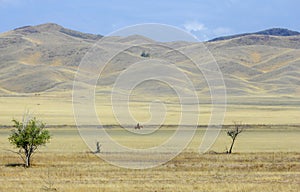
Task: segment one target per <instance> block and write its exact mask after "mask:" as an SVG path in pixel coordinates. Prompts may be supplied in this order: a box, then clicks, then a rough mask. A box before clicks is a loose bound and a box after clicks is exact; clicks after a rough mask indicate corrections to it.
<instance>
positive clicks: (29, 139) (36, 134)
mask: <svg viewBox="0 0 300 192" xmlns="http://www.w3.org/2000/svg"><path fill="white" fill-rule="evenodd" d="M24 119H26V118H23V122H19V121H17V120H13V123H14V125H13V126H14V127H15V129H13V130H12V133H11V135H10V136H9V138H8V140H9V141H10V143H11V144H12V145H14V146H15V147H17V148H19V151H18V152H16V153H17V154H19V155H20V157H21V158H22V160H23V161H24V163H25V167H30V165H31V156H32V154H33V153H34V152H36V150H37V149H38V147H39V146H41V145H45V144H46V143H47V142H48V141H49V140H50V133H49V131H48V130H45V124H44V123H43V122H41V121H38V120H37V119H36V118H27V120H24Z"/></svg>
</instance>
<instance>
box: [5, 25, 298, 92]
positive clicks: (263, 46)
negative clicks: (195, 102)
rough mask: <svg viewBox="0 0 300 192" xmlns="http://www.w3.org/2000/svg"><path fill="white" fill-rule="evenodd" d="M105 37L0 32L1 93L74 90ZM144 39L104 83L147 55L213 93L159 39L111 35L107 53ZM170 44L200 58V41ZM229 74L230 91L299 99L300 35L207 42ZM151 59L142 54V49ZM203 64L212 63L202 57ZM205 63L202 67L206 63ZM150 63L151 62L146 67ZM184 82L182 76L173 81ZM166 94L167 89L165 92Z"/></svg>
mask: <svg viewBox="0 0 300 192" xmlns="http://www.w3.org/2000/svg"><path fill="white" fill-rule="evenodd" d="M100 38H101V36H99V35H92V34H85V33H80V32H77V31H73V30H69V29H65V28H63V27H61V26H59V25H56V24H43V25H38V26H27V27H21V28H18V29H15V30H12V31H8V32H6V33H2V34H0V94H2V95H7V94H18V93H35V92H42V91H48V92H54V91H55V92H59V91H65V90H71V89H72V83H73V78H74V75H75V73H76V71H77V66H78V65H79V64H80V62H81V59H82V58H83V56H84V55H85V54H86V53H87V51H88V50H89V49H90V48H91V46H92V45H93V44H94V43H95V42H97V41H98V40H99V39H100ZM136 42H144V43H145V44H148V45H144V46H138V47H134V46H133V47H131V48H130V49H128V50H126V51H124V52H123V53H121V54H119V55H118V56H117V57H116V58H114V59H113V60H112V61H111V62H110V64H109V65H107V67H106V68H105V71H104V73H103V75H102V76H101V77H100V79H99V82H98V84H99V90H101V86H102V87H103V86H111V85H112V84H113V83H114V81H115V80H116V78H117V77H118V76H119V75H120V74H121V73H122V72H123V71H124V70H125V69H126V68H127V67H129V66H130V65H131V64H132V63H133V62H147V59H162V60H163V59H165V60H167V59H170V58H172V59H174V58H175V60H176V65H177V66H178V67H179V69H180V70H182V71H184V72H185V73H186V74H188V75H189V77H190V78H192V81H194V82H195V83H196V84H197V86H198V87H196V88H197V90H198V91H199V93H200V94H208V93H209V89H208V88H207V84H206V81H205V79H204V78H203V77H199V73H196V70H195V68H194V66H192V65H191V64H189V63H188V61H187V60H185V59H184V58H183V57H179V56H178V55H176V53H175V52H172V51H168V50H166V49H161V47H160V46H157V43H156V42H154V41H152V40H150V39H147V38H145V37H141V36H138V35H136V36H130V37H110V43H109V45H108V46H107V47H103V54H105V52H106V51H108V52H109V51H110V50H114V49H115V48H117V47H119V46H120V45H124V44H126V45H130V44H133V43H136ZM164 45H165V46H166V47H168V46H171V45H172V46H173V47H176V48H177V49H185V50H188V51H189V52H190V53H191V54H193V55H194V56H195V57H196V56H201V54H202V53H200V52H199V49H197V46H199V45H200V44H199V43H187V42H172V43H165V44H164ZM205 45H206V46H207V47H208V48H209V50H210V51H211V53H212V54H213V56H214V57H215V59H216V60H217V62H218V64H219V67H220V69H221V71H222V72H223V75H224V80H225V84H226V87H227V93H228V94H229V95H248V96H252V95H261V96H274V95H275V96H292V97H298V95H299V92H300V89H299V86H300V36H299V35H293V34H292V35H291V36H274V35H269V34H248V35H243V36H236V37H234V38H229V39H221V40H216V41H211V42H205ZM145 51H146V52H147V53H149V54H150V56H151V57H150V58H147V57H141V53H142V52H145ZM203 64H204V65H209V63H206V61H203ZM204 65H203V66H204ZM145 67H146V66H145ZM174 81H175V82H177V84H178V86H183V85H184V82H183V81H182V80H181V79H174ZM145 85H147V87H145V86H144V87H143V86H141V87H140V89H141V91H143V92H144V93H145V92H147V91H149V90H151V94H153V93H161V92H162V94H164V90H166V92H168V91H169V89H164V88H163V87H160V86H162V85H159V84H155V83H151V82H148V83H146V84H145ZM166 94H167V93H166Z"/></svg>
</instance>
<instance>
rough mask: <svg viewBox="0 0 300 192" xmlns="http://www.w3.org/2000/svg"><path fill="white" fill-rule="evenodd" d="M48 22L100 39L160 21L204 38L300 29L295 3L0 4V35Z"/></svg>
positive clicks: (15, 0) (46, 0)
mask: <svg viewBox="0 0 300 192" xmlns="http://www.w3.org/2000/svg"><path fill="white" fill-rule="evenodd" d="M49 22H51V23H57V24H59V25H62V26H63V27H66V28H70V29H74V30H78V31H81V32H86V33H93V34H101V35H106V34H109V33H111V32H113V31H115V30H118V29H120V28H123V27H126V26H130V25H136V24H143V23H161V24H167V25H172V26H175V27H178V28H180V29H183V30H185V31H188V32H190V33H192V34H193V35H195V36H196V37H197V38H198V39H199V40H209V39H212V38H215V37H219V36H225V35H232V34H239V33H245V32H256V31H260V30H264V29H269V28H273V27H280V28H288V29H290V30H295V31H300V25H299V24H300V1H299V0H158V1H155V0H153V1H151V0H146V1H145V0H123V1H122V0H0V33H2V32H5V31H9V30H12V29H14V28H17V27H21V26H26V25H38V24H43V23H49Z"/></svg>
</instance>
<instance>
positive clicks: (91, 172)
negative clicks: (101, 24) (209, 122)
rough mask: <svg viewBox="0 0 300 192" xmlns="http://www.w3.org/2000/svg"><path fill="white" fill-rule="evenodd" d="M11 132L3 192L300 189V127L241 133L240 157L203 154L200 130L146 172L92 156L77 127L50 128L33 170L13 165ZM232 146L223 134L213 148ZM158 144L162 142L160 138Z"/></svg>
mask: <svg viewBox="0 0 300 192" xmlns="http://www.w3.org/2000/svg"><path fill="white" fill-rule="evenodd" d="M161 129H162V131H170V132H172V131H173V130H174V128H170V127H163V128H161ZM9 130H10V129H2V130H0V144H1V148H2V151H1V153H0V183H1V185H0V191H47V190H48V191H51V190H56V191H78V192H82V191H133V192H134V191H236V192H238V191H272V192H274V191H295V192H296V191H299V190H300V186H299V182H300V148H299V147H298V146H299V145H300V140H299V139H298V138H299V136H300V130H299V127H285V126H276V127H256V128H253V127H252V128H251V129H248V130H247V131H245V132H243V133H241V135H240V136H239V137H238V140H237V143H236V146H235V148H234V151H235V152H236V153H234V154H231V155H228V154H215V153H210V154H199V153H198V147H199V144H200V142H201V138H202V136H203V133H204V132H203V130H202V129H199V130H198V131H197V133H196V135H195V137H194V139H193V140H192V142H191V143H190V145H189V146H188V148H187V149H186V150H185V151H184V152H183V153H181V154H180V155H179V156H177V157H176V158H174V159H173V160H171V161H169V162H167V163H165V164H163V165H161V166H158V167H156V168H152V169H146V170H132V169H124V168H119V167H116V166H112V165H110V164H108V163H107V162H105V161H103V160H101V159H100V158H99V157H97V156H95V155H94V154H92V153H90V150H89V149H88V148H87V146H86V145H85V144H84V142H83V141H82V139H81V137H80V136H79V135H78V132H77V129H76V128H60V129H59V128H50V131H51V133H52V135H53V139H52V140H51V143H49V144H48V145H47V146H46V147H42V148H41V149H40V150H39V151H38V153H36V154H35V155H34V158H33V166H32V167H31V168H28V169H25V168H23V167H18V166H17V167H12V166H8V165H12V164H15V163H21V161H20V159H19V157H18V156H17V155H16V154H13V153H11V152H8V151H5V150H3V149H13V148H12V147H11V146H10V145H9V143H8V140H7V136H8V134H9ZM108 131H111V132H112V131H115V134H112V135H114V136H115V139H119V140H122V141H124V142H125V143H127V144H128V145H131V147H134V144H135V147H137V146H138V145H140V140H139V138H136V137H135V140H133V136H128V135H127V136H126V137H124V136H122V134H117V133H121V132H122V129H121V128H112V129H109V130H108ZM156 138H157V136H156ZM162 138H163V137H162ZM148 141H150V138H149V140H148ZM229 142H230V140H229V138H228V137H227V136H226V134H225V131H222V132H221V133H220V135H219V137H218V140H217V141H216V143H215V145H214V146H213V147H212V149H211V150H213V151H216V152H223V151H224V150H225V146H226V145H227V146H228V144H229ZM152 144H153V145H155V144H157V142H156V139H155V138H152ZM147 146H148V144H147V142H146V144H145V147H147ZM104 152H105V151H103V153H104ZM123 155H125V156H126V154H123ZM125 156H124V158H125Z"/></svg>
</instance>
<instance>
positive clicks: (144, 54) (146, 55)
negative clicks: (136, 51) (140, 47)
mask: <svg viewBox="0 0 300 192" xmlns="http://www.w3.org/2000/svg"><path fill="white" fill-rule="evenodd" d="M141 57H150V53H147V52H146V51H143V52H142V54H141Z"/></svg>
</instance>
